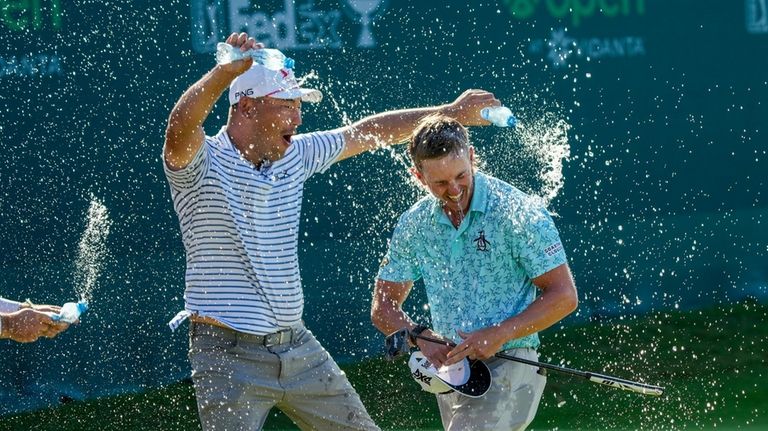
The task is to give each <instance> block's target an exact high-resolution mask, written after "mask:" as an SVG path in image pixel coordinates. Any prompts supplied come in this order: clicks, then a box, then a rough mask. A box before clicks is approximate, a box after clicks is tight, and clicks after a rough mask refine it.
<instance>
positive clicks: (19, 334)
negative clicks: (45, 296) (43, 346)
mask: <svg viewBox="0 0 768 431" xmlns="http://www.w3.org/2000/svg"><path fill="white" fill-rule="evenodd" d="M38 307H44V308H45V309H46V310H50V311H39V310H38V309H32V308H22V309H21V310H19V311H16V312H13V313H9V314H6V315H4V316H3V317H2V319H3V338H10V339H12V340H14V341H18V342H20V343H31V342H33V341H36V340H37V339H38V338H40V337H47V338H53V337H55V336H57V335H59V333H60V332H62V331H64V330H65V329H67V328H68V327H69V324H68V323H65V322H55V321H53V319H51V316H50V314H49V313H56V312H58V311H59V310H60V308H59V307H55V306H36V308H38Z"/></svg>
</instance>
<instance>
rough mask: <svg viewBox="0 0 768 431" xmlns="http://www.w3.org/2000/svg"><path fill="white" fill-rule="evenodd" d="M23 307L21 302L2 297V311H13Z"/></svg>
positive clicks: (0, 300)
mask: <svg viewBox="0 0 768 431" xmlns="http://www.w3.org/2000/svg"><path fill="white" fill-rule="evenodd" d="M19 308H21V303H20V302H16V301H11V300H10V299H5V298H3V297H0V313H13V312H14V311H18V310H19Z"/></svg>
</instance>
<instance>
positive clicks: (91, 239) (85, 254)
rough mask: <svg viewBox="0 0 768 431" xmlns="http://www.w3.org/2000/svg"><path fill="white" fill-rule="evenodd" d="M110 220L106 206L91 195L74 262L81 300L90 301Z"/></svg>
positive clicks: (77, 289)
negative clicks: (85, 224) (86, 220)
mask: <svg viewBox="0 0 768 431" xmlns="http://www.w3.org/2000/svg"><path fill="white" fill-rule="evenodd" d="M111 224H112V222H111V221H110V220H109V217H108V215H107V208H106V207H105V206H104V204H102V203H101V202H100V201H99V200H98V199H96V198H95V197H93V196H91V206H90V207H89V208H88V224H87V226H86V228H85V232H83V236H82V237H81V238H80V244H79V247H78V255H77V261H76V262H75V277H74V278H75V291H76V292H77V296H78V298H79V299H80V300H82V301H87V302H90V301H91V299H92V297H93V289H94V287H95V286H96V282H97V281H98V279H99V275H100V274H101V271H102V269H103V268H104V260H105V257H106V255H107V247H106V240H107V236H108V235H109V228H110V225H111Z"/></svg>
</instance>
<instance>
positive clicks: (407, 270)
mask: <svg viewBox="0 0 768 431" xmlns="http://www.w3.org/2000/svg"><path fill="white" fill-rule="evenodd" d="M413 235H414V232H413V230H412V229H411V228H410V225H409V224H408V222H407V218H406V214H404V215H403V216H401V217H400V220H399V221H398V223H397V226H396V227H395V231H394V232H393V233H392V239H391V240H390V242H389V250H387V254H386V255H385V256H384V259H383V260H382V261H381V266H380V267H379V274H378V276H377V278H378V279H381V280H386V281H392V282H398V283H399V282H407V281H416V280H418V279H420V278H421V270H420V267H419V265H418V261H417V259H416V255H415V253H414V252H413V251H414V250H415V248H414V246H413V243H414V241H413V240H414V237H413Z"/></svg>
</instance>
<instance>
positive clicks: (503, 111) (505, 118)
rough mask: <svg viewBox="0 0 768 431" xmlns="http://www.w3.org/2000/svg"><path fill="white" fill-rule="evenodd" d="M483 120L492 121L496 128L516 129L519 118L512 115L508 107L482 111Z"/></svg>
mask: <svg viewBox="0 0 768 431" xmlns="http://www.w3.org/2000/svg"><path fill="white" fill-rule="evenodd" d="M480 116H481V117H483V119H485V120H487V121H490V122H491V123H492V124H493V125H494V126H499V127H515V126H517V118H515V116H514V115H512V111H511V110H510V109H509V108H507V107H506V106H489V107H487V108H483V109H482V110H481V111H480Z"/></svg>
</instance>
